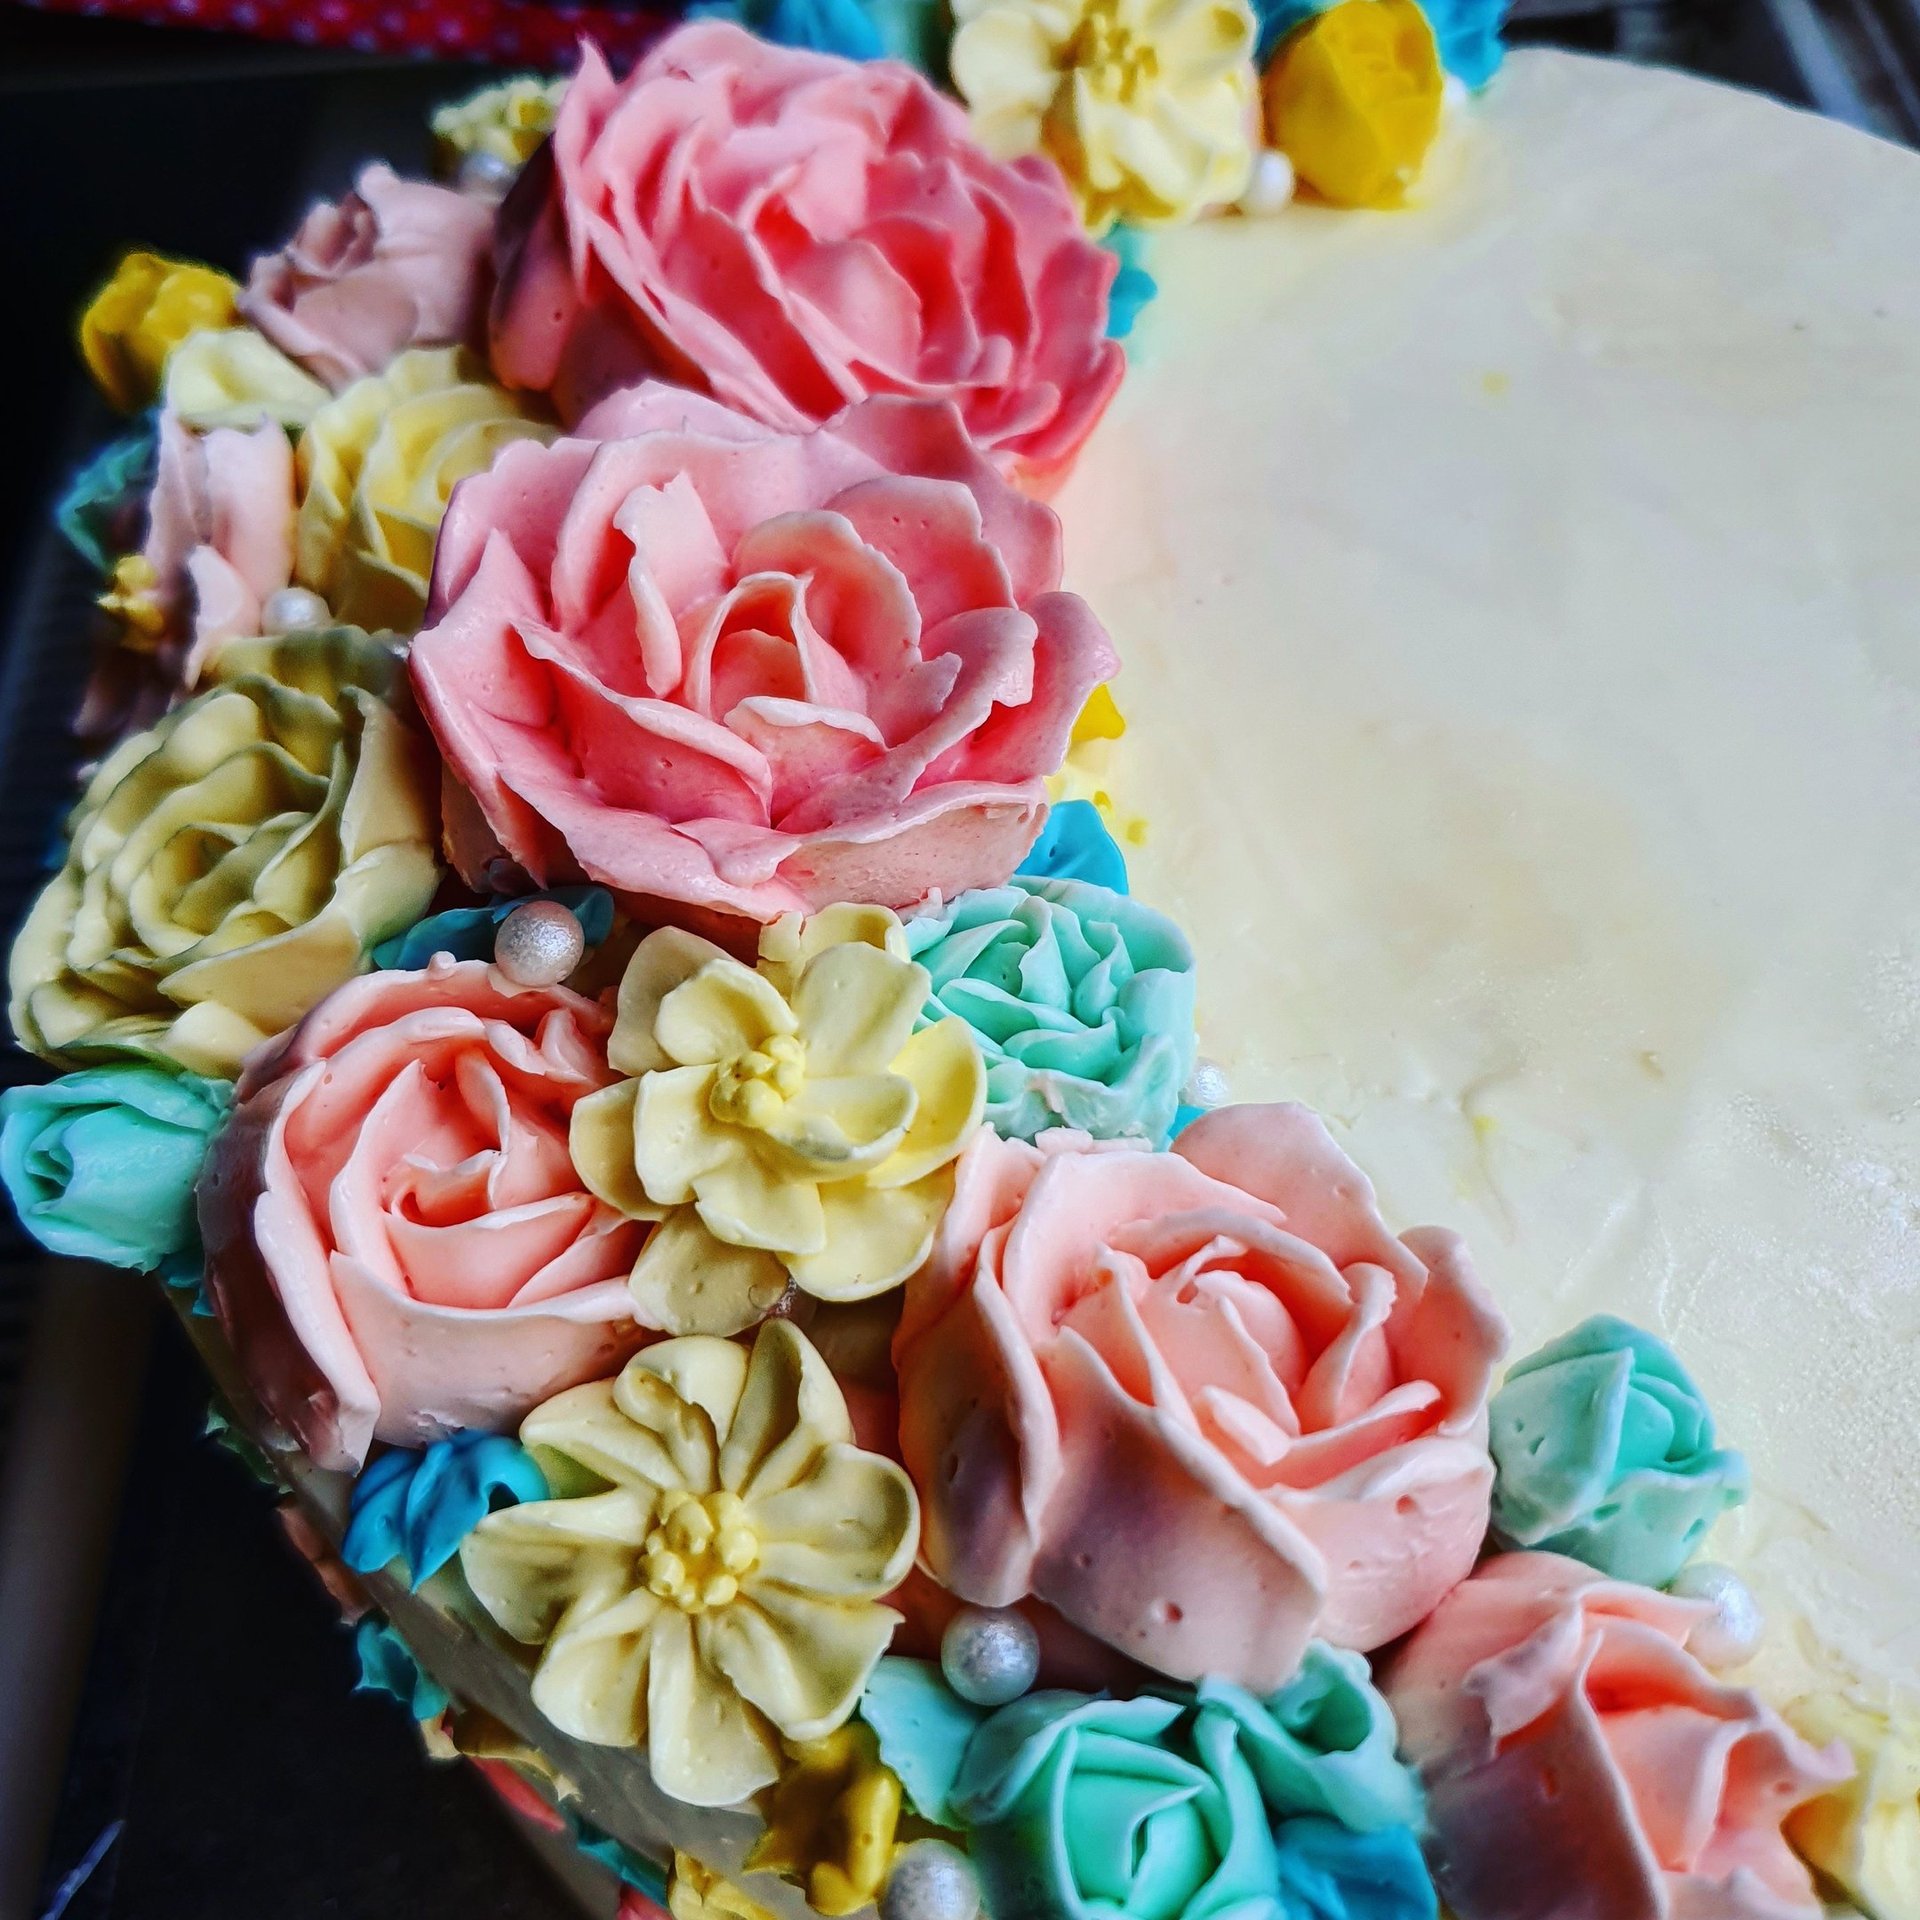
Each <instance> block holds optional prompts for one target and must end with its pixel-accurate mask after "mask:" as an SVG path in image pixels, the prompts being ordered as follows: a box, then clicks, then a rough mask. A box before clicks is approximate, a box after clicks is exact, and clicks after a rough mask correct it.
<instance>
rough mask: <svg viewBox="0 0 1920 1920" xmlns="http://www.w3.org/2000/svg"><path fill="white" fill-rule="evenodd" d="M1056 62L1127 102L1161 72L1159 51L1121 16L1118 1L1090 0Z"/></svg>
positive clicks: (1111, 97) (1110, 96) (1100, 90)
mask: <svg viewBox="0 0 1920 1920" xmlns="http://www.w3.org/2000/svg"><path fill="white" fill-rule="evenodd" d="M1059 64H1060V66H1061V67H1062V68H1063V69H1065V70H1066V71H1069V72H1073V71H1078V72H1080V73H1083V74H1084V75H1085V76H1086V79H1087V82H1088V84H1089V85H1090V86H1092V88H1093V89H1094V91H1095V92H1096V93H1099V94H1102V95H1104V96H1105V97H1106V98H1107V99H1109V100H1120V101H1124V102H1127V103H1128V104H1131V103H1132V101H1133V99H1134V97H1135V95H1136V94H1138V93H1139V91H1140V89H1141V88H1142V87H1143V86H1145V85H1146V84H1147V83H1148V82H1150V81H1152V80H1155V79H1158V77H1159V74H1160V56H1159V54H1158V53H1157V52H1155V50H1154V48H1153V46H1152V44H1151V43H1150V42H1149V41H1147V40H1145V39H1143V38H1141V37H1140V36H1139V35H1138V34H1136V33H1135V32H1134V31H1133V29H1132V28H1131V27H1130V26H1128V25H1127V23H1126V22H1125V21H1124V20H1122V19H1121V18H1120V6H1119V0H1089V4H1088V6H1087V9H1086V11H1085V12H1084V13H1083V14H1082V15H1081V16H1080V24H1079V25H1078V26H1077V27H1075V28H1074V30H1073V33H1072V35H1071V36H1070V37H1069V39H1068V40H1067V43H1066V45H1065V46H1064V47H1063V48H1062V49H1061V51H1060V62H1059Z"/></svg>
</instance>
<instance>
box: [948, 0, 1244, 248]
mask: <svg viewBox="0 0 1920 1920" xmlns="http://www.w3.org/2000/svg"><path fill="white" fill-rule="evenodd" d="M953 11H954V20H955V23H956V24H955V31H954V36H953V54H952V60H953V82H954V85H955V86H956V87H958V88H959V90H960V93H961V95H962V96H963V97H964V98H965V100H966V102H967V104H968V106H969V107H970V108H971V109H972V112H973V124H974V130H975V131H976V132H977V133H978V134H979V136H980V139H981V141H982V142H983V143H984V145H985V146H986V148H987V151H988V152H989V153H992V154H995V155H997V156H998V157H999V158H1001V159H1012V158H1013V157H1014V156H1016V155H1019V154H1045V155H1046V156H1047V157H1048V158H1049V159H1051V160H1053V161H1054V162H1055V163H1057V165H1058V166H1059V168H1060V170H1061V171H1062V173H1064V174H1065V175H1066V179H1067V184H1068V185H1069V186H1070V187H1071V188H1072V189H1073V192H1074V196H1075V198H1076V199H1077V200H1078V202H1079V205H1080V212H1081V217H1082V218H1083V219H1084V220H1085V222H1086V224H1087V225H1088V226H1089V227H1090V228H1092V229H1093V230H1094V231H1095V232H1096V233H1104V232H1106V230H1107V229H1108V228H1109V227H1110V226H1112V224H1113V223H1114V222H1115V221H1116V220H1125V221H1127V222H1129V223H1130V224H1132V225H1134V226H1143V227H1152V226H1166V225H1169V224H1171V223H1173V222H1176V221H1182V220H1191V219H1192V218H1193V217H1194V216H1195V215H1196V214H1198V213H1201V212H1204V211H1205V210H1206V209H1207V208H1208V207H1215V206H1224V205H1226V204H1227V203H1228V202H1229V201H1231V200H1234V199H1237V198H1238V197H1239V195H1240V193H1241V191H1242V189H1243V188H1244V187H1245V186H1246V184H1247V177H1248V175H1249V174H1250V173H1251V171H1252V168H1253V153H1254V147H1253V140H1254V131H1255V127H1256V124H1257V114H1258V109H1257V103H1256V97H1255V89H1254V73H1253V44H1254V36H1255V32H1256V23H1255V21H1254V16H1253V12H1252V9H1251V8H1250V7H1249V6H1248V4H1247V0H1171V3H1170V4H1169V0H955V6H954V10H953Z"/></svg>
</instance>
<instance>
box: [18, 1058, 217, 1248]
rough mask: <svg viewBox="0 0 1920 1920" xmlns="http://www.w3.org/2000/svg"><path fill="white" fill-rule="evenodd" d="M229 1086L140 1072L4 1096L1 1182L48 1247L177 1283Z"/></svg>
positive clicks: (159, 1071) (75, 1077)
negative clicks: (162, 1274)
mask: <svg viewBox="0 0 1920 1920" xmlns="http://www.w3.org/2000/svg"><path fill="white" fill-rule="evenodd" d="M232 1092H233V1089H232V1087H231V1086H230V1085H229V1084H228V1083H227V1082H226V1081H224V1080H205V1079H202V1078H200V1076H199V1075H197V1074H191V1073H175V1072H170V1071H168V1070H167V1069H165V1068H163V1067H156V1066H152V1065H149V1064H147V1063H145V1062H128V1063H124V1064H121V1063H116V1064H114V1065H110V1066H102V1067H88V1068H86V1069H84V1070H82V1071H81V1072H79V1073H69V1074H64V1075H62V1077H61V1078H60V1079H58V1080H53V1081H49V1082H48V1083H46V1084H45V1085H44V1086H31V1087H10V1088H9V1089H8V1090H7V1091H6V1092H5V1093H4V1094H0V1181H4V1183H5V1185H6V1189H7V1192H8V1194H9V1196H10V1197H11V1198H12V1200H13V1205H14V1210H15V1211H16V1212H17V1213H18V1214H19V1216H20V1223H21V1225H22V1226H24V1227H25V1228H26V1230H27V1231H28V1232H29V1233H30V1234H32V1235H33V1237H34V1238H35V1239H36V1240H38V1241H39V1242H40V1244H41V1245H42V1246H44V1247H47V1248H50V1249H51V1250H52V1251H53V1252H55V1253H64V1254H70V1255H72V1256H74V1257H75V1258H76V1259H82V1260H104V1261H106V1262H108V1263H109V1264H110V1265H112V1266H116V1267H134V1268H139V1269H142V1270H148V1269H154V1268H160V1269H163V1270H166V1271H167V1272H168V1273H169V1274H170V1276H175V1277H177V1275H175V1269H176V1268H177V1267H178V1266H179V1264H180V1263H181V1262H182V1261H183V1260H185V1259H188V1258H190V1257H191V1256H192V1255H193V1253H194V1252H195V1250H196V1249H197V1248H198V1246H199V1235H198V1232H197V1230H196V1228H195V1224H194V1213H193V1185H194V1182H195V1181H196V1180H197V1179H198V1178H199V1177H200V1168H201V1164H202V1162H203V1161H204V1160H205V1159H206V1157H207V1145H208V1142H209V1141H210V1140H211V1139H212V1137H213V1135H214V1133H215V1132H216V1130H217V1129H218V1128H219V1126H220V1125H221V1123H222V1121H224V1120H225V1118H226V1114H227V1106H228V1102H229V1100H230V1099H231V1097H232Z"/></svg>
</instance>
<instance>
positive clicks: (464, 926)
mask: <svg viewBox="0 0 1920 1920" xmlns="http://www.w3.org/2000/svg"><path fill="white" fill-rule="evenodd" d="M529 900H557V901H558V902H559V903H560V904H561V906H563V907H565V908H566V909H567V911H568V912H569V913H571V914H572V915H573V917H574V918H575V919H576V920H578V921H579V922H580V931H581V932H582V933H583V934H585V935H586V940H587V946H588V949H589V950H591V949H593V948H594V947H597V946H598V945H599V944H600V943H601V941H603V940H604V939H606V937H607V935H608V934H610V933H611V932H612V931H613V895H612V894H610V893H609V892H608V891H607V890H606V888H605V887H555V888H553V889H552V890H551V891H550V892H547V893H524V894H521V895H519V896H518V897H517V898H516V899H512V900H491V901H489V902H488V903H487V904H486V905H485V906H484V907H449V908H448V909H447V911H446V912H445V913H430V914H428V916H427V917H426V918H425V919H424V920H420V921H416V922H415V923H414V924H413V925H412V926H411V927H409V928H408V929H407V930H406V932H405V933H400V934H395V935H394V937H393V938H392V939H391V940H383V941H381V943H380V944H379V945H378V946H377V947H375V948H374V950H373V964H374V965H375V966H376V967H379V968H380V969H382V970H383V971H385V972H401V973H417V972H419V970H420V969H421V968H422V967H424V966H425V965H426V964H427V962H428V961H429V960H431V959H432V958H433V956H434V955H435V954H436V953H450V954H452V955H453V957H454V958H455V959H456V960H491V959H492V958H493V939H494V935H495V934H497V933H498V932H499V931H500V922H501V921H502V920H504V919H505V918H506V917H507V915H508V914H510V913H511V912H512V911H513V910H514V908H515V907H524V906H525V905H526V904H527V902H528V901H529Z"/></svg>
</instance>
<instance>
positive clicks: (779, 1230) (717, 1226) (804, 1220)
mask: <svg viewBox="0 0 1920 1920" xmlns="http://www.w3.org/2000/svg"><path fill="white" fill-rule="evenodd" d="M694 1193H695V1196H696V1197H695V1201H694V1208H695V1211H696V1212H697V1213H698V1214H699V1216H700V1219H701V1222H702V1224H703V1225H704V1226H705V1227H706V1229H707V1231H708V1232H709V1233H711V1234H712V1235H713V1236H714V1237H715V1238H716V1239H719V1240H724V1241H725V1242H726V1243H727V1245H728V1246H730V1247H759V1248H763V1249H764V1250H765V1251H767V1252H768V1253H775V1254H779V1255H780V1256H781V1257H782V1261H783V1262H784V1261H785V1259H786V1257H787V1256H789V1255H792V1254H804V1253H818V1252H819V1251H820V1250H821V1249H822V1248H823V1247H824V1246H825V1245H826V1232H827V1229H826V1217H825V1215H824V1214H823V1213H822V1212H821V1209H820V1192H819V1188H818V1187H817V1186H816V1185H815V1183H814V1181H812V1180H811V1179H809V1178H808V1177H807V1176H806V1175H805V1174H797V1175H796V1174H793V1173H790V1172H788V1171H786V1170H785V1169H780V1170H777V1171H776V1170H775V1169H772V1168H770V1167H768V1166H767V1164H766V1163H765V1162H764V1161H763V1160H762V1159H761V1158H760V1156H759V1155H758V1154H757V1153H755V1152H754V1151H753V1150H752V1149H751V1148H750V1147H747V1146H744V1145H742V1146H739V1147H737V1148H735V1149H734V1150H733V1151H732V1152H730V1153H729V1154H728V1155H727V1157H726V1158H725V1159H724V1160H723V1161H721V1162H720V1163H719V1164H718V1165H717V1166H715V1167H713V1168H711V1169H710V1170H709V1171H707V1172H705V1173H703V1174H702V1175H701V1176H700V1178H699V1179H698V1180H697V1181H695V1182H694Z"/></svg>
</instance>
